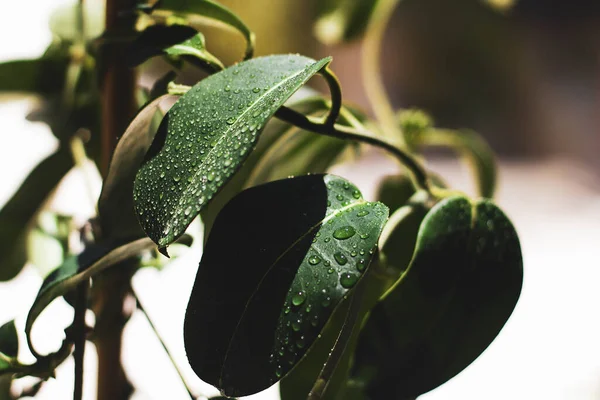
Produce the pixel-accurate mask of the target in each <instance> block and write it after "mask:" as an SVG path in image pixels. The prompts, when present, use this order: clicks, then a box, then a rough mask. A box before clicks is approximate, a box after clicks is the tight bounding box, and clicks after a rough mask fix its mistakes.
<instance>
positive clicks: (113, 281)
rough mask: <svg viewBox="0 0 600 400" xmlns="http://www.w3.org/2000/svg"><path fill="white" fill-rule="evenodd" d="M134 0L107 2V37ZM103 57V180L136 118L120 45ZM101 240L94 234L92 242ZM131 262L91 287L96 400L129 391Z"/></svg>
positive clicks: (128, 17)
mask: <svg viewBox="0 0 600 400" xmlns="http://www.w3.org/2000/svg"><path fill="white" fill-rule="evenodd" d="M136 4H137V0H106V33H107V34H108V35H110V34H127V33H129V32H131V31H132V30H133V28H134V26H135V20H136V16H135V13H132V12H130V11H131V10H133V9H134V8H135V6H136ZM105 46H106V47H105V48H104V49H103V50H104V51H103V52H102V54H104V59H103V60H102V61H103V62H102V65H104V66H105V67H104V69H103V70H102V71H101V86H102V87H101V89H102V134H101V156H100V164H101V172H102V175H103V176H104V177H106V175H107V173H108V166H109V163H110V159H111V157H112V153H113V150H114V148H115V146H116V143H117V138H118V137H119V136H120V135H121V134H122V133H123V132H124V131H125V129H126V128H127V125H128V124H129V121H130V120H131V118H132V117H133V116H134V114H135V96H134V95H135V82H136V76H135V72H134V70H133V69H131V68H129V67H128V66H127V64H126V63H125V60H126V57H125V55H126V50H125V47H124V44H123V43H120V42H108V43H106V44H105ZM98 236H101V235H96V237H98ZM135 263H137V260H135V261H127V262H125V263H123V264H122V265H121V266H119V267H118V268H111V269H110V270H107V271H105V272H104V273H102V274H100V275H98V277H97V278H96V279H95V282H94V293H93V298H94V312H95V314H96V326H95V329H94V344H95V345H96V348H97V351H98V393H97V399H98V400H125V399H128V398H129V396H130V395H131V392H132V387H131V384H130V383H129V381H128V380H127V377H126V375H125V371H124V370H123V366H122V363H121V345H122V339H123V338H122V335H123V328H124V326H125V324H126V322H127V319H128V317H129V315H128V314H127V312H126V311H125V310H124V302H125V300H126V299H127V297H129V295H130V278H131V276H132V274H133V271H134V270H135V267H136V265H135Z"/></svg>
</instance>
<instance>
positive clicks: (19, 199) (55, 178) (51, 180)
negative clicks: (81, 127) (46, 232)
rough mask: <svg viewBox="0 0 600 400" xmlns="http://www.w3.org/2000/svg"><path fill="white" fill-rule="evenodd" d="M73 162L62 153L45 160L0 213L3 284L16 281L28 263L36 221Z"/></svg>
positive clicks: (67, 155) (64, 152) (0, 277)
mask: <svg viewBox="0 0 600 400" xmlns="http://www.w3.org/2000/svg"><path fill="white" fill-rule="evenodd" d="M72 165H73V161H72V158H71V155H70V154H69V153H68V152H67V151H66V150H63V149H60V150H59V151H58V152H56V153H54V154H52V155H51V156H49V157H48V158H46V159H45V160H43V161H42V162H41V163H40V164H39V165H38V166H37V167H35V169H34V170H33V171H31V173H30V174H29V175H28V176H27V178H25V181H24V182H23V183H22V184H21V187H20V188H19V189H18V190H17V192H16V193H15V194H14V195H13V196H12V197H11V198H10V200H8V202H7V203H6V204H5V205H4V207H3V208H2V210H1V211H0V281H7V280H10V279H12V278H14V277H15V276H16V275H17V274H18V273H19V271H21V269H22V268H23V265H24V264H25V262H26V261H27V235H28V232H29V230H30V228H31V227H32V225H33V222H34V221H33V218H34V216H35V214H36V213H37V211H38V210H39V208H40V207H41V205H42V204H43V203H44V201H45V200H46V199H47V198H48V196H49V195H50V193H51V192H52V190H53V189H54V188H55V187H56V185H57V184H58V183H59V182H60V180H61V179H62V177H63V176H64V175H66V173H67V172H68V171H69V169H70V168H71V166H72Z"/></svg>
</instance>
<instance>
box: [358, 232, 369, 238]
mask: <svg viewBox="0 0 600 400" xmlns="http://www.w3.org/2000/svg"><path fill="white" fill-rule="evenodd" d="M360 238H361V239H368V238H369V234H368V233H363V234H362V235H360Z"/></svg>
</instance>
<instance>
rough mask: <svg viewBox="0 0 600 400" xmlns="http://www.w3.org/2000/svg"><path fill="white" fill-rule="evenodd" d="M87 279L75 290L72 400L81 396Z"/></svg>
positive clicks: (85, 337)
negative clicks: (73, 384)
mask: <svg viewBox="0 0 600 400" xmlns="http://www.w3.org/2000/svg"><path fill="white" fill-rule="evenodd" d="M88 289H89V281H85V282H83V283H81V284H80V285H79V286H78V287H77V290H76V296H77V298H76V300H75V317H74V318H73V331H72V335H73V342H74V344H75V351H74V353H73V358H74V359H75V387H74V390H73V400H81V399H82V397H83V360H84V356H85V343H86V341H87V327H86V325H85V313H86V311H87V300H88Z"/></svg>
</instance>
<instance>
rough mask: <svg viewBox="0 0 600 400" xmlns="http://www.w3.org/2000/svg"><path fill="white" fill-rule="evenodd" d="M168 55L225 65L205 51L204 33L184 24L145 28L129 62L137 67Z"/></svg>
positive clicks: (216, 66) (215, 68)
mask: <svg viewBox="0 0 600 400" xmlns="http://www.w3.org/2000/svg"><path fill="white" fill-rule="evenodd" d="M158 55H168V56H171V57H173V58H179V57H185V58H186V59H188V60H190V61H192V62H194V61H195V60H198V61H200V62H201V63H204V64H206V65H209V66H210V67H211V68H212V69H213V70H215V71H219V70H221V69H223V68H224V66H223V64H222V63H221V62H220V61H219V60H218V59H217V58H215V56H213V55H212V54H210V53H209V52H208V50H206V44H205V41H204V35H202V33H200V32H197V31H196V30H195V29H194V28H192V27H189V26H185V25H168V26H166V25H152V26H149V27H148V28H146V29H145V30H144V31H143V32H142V33H141V34H140V35H139V36H138V37H137V38H136V40H135V41H134V42H133V43H132V45H131V46H130V49H129V54H128V58H129V63H130V64H131V65H132V66H138V65H140V64H141V63H143V62H144V61H146V60H148V59H149V58H151V57H154V56H158Z"/></svg>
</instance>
